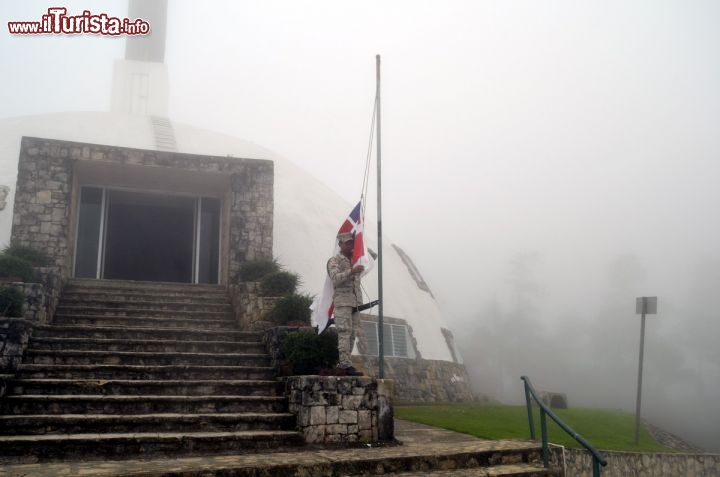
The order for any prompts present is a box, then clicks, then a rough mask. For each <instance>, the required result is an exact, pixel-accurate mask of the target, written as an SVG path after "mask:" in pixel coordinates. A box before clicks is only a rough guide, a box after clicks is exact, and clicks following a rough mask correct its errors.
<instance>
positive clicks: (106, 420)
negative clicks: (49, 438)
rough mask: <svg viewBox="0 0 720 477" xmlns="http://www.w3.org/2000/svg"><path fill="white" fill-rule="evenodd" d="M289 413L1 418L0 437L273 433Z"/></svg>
mask: <svg viewBox="0 0 720 477" xmlns="http://www.w3.org/2000/svg"><path fill="white" fill-rule="evenodd" d="M294 425H295V416H294V415H293V414H290V413H223V414H167V413H165V414H139V415H138V414H135V415H125V416H113V415H107V414H59V415H52V414H42V415H18V416H0V435H5V436H9V435H43V434H87V433H91V432H94V433H98V434H108V433H127V432H133V433H141V432H191V431H192V432H218V431H231V432H234V431H250V430H263V431H275V430H284V429H285V430H286V429H292V428H293V427H294Z"/></svg>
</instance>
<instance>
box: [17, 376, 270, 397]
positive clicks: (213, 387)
mask: <svg viewBox="0 0 720 477" xmlns="http://www.w3.org/2000/svg"><path fill="white" fill-rule="evenodd" d="M278 386H279V383H278V381H277V380H259V379H256V380H249V379H248V380H152V381H150V380H139V379H127V380H120V379H111V380H103V379H14V380H9V381H8V382H7V394H8V395H22V394H35V395H40V394H44V395H75V394H80V395H87V394H101V395H136V394H145V395H158V396H159V395H171V396H204V395H223V394H231V395H242V396H275V395H276V393H277V390H278Z"/></svg>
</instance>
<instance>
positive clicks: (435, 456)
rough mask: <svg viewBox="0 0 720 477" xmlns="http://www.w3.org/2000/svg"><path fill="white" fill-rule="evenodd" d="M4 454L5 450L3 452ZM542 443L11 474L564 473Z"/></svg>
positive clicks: (67, 467)
mask: <svg viewBox="0 0 720 477" xmlns="http://www.w3.org/2000/svg"><path fill="white" fill-rule="evenodd" d="M0 452H2V451H0ZM539 462H540V444H539V443H535V442H524V441H474V442H461V443H457V442H447V443H446V442H435V443H429V444H410V445H399V446H392V445H390V446H381V447H366V446H363V447H360V448H352V449H317V448H312V447H310V448H297V449H296V450H294V451H291V452H288V451H282V450H281V451H276V452H272V453H265V454H258V453H244V452H243V453H238V454H237V455H206V456H203V457H184V456H182V457H176V458H174V459H172V461H169V460H168V459H164V458H157V459H147V458H146V459H143V460H139V459H137V458H135V459H133V460H123V461H116V462H109V461H107V460H103V461H97V462H92V461H90V462H71V463H54V462H47V463H45V464H39V465H35V466H31V465H23V466H8V467H6V468H7V469H9V471H11V472H13V473H12V474H11V475H18V476H20V475H23V476H28V477H50V476H55V475H92V476H94V477H119V476H130V475H138V476H139V475H142V476H143V477H200V476H202V477H215V476H217V477H229V476H233V477H261V476H262V477H270V476H272V477H298V476H307V477H325V476H338V477H339V476H345V477H359V476H363V477H369V476H374V475H383V476H386V477H387V476H402V477H419V476H429V477H464V476H469V477H478V476H483V477H485V476H487V477H490V476H515V477H521V476H522V477H539V476H543V477H545V476H549V475H562V473H552V471H550V470H546V469H543V468H542V464H540V463H539Z"/></svg>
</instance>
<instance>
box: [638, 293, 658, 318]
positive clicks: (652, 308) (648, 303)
mask: <svg viewBox="0 0 720 477" xmlns="http://www.w3.org/2000/svg"><path fill="white" fill-rule="evenodd" d="M635 313H636V314H638V315H657V297H656V296H640V297H637V298H636V299H635Z"/></svg>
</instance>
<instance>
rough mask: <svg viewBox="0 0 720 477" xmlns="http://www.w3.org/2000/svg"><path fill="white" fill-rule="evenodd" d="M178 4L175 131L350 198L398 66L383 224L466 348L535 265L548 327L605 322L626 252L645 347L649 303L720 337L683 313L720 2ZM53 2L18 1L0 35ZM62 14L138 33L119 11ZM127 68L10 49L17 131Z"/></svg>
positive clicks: (90, 104) (670, 322) (711, 244)
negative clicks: (225, 136) (375, 105)
mask: <svg viewBox="0 0 720 477" xmlns="http://www.w3.org/2000/svg"><path fill="white" fill-rule="evenodd" d="M169 3H170V5H169V12H168V13H169V24H168V47H167V53H166V63H167V64H168V67H169V72H170V86H171V92H170V105H171V106H170V116H171V119H173V120H176V121H181V122H186V123H190V124H194V125H197V126H200V127H204V128H208V129H214V130H219V131H223V132H227V133H230V134H232V135H235V136H238V137H241V138H243V139H246V140H249V141H253V142H256V143H258V144H260V145H263V146H265V147H267V148H270V149H273V150H275V151H277V152H279V153H280V154H282V155H283V156H285V157H287V158H288V159H290V160H292V161H293V162H295V163H297V164H299V165H300V166H302V167H303V168H305V169H306V170H308V171H309V172H311V173H312V174H313V175H315V176H317V177H318V178H320V179H321V180H323V181H324V182H326V183H327V184H328V185H330V186H331V187H332V188H334V189H335V190H337V191H338V192H339V193H340V194H341V195H342V196H343V197H345V198H346V199H348V200H349V201H354V200H356V199H357V197H358V196H359V193H360V174H361V173H362V169H363V165H364V159H365V154H366V149H367V141H368V133H369V126H370V117H371V113H372V101H373V95H374V91H375V83H374V81H375V71H374V67H375V59H374V57H375V54H377V53H379V54H381V55H382V60H383V106H382V107H383V146H384V147H383V172H384V174H383V186H384V195H383V197H384V211H383V214H384V216H383V219H384V220H383V227H384V229H385V231H386V233H387V234H388V235H389V236H390V237H391V238H392V239H393V241H395V242H396V243H398V244H399V245H400V246H402V247H403V248H404V249H405V250H406V251H407V252H408V253H409V254H410V255H411V256H412V257H413V259H414V260H415V262H416V263H417V265H418V266H419V268H420V270H421V271H422V272H423V273H424V275H425V278H426V281H427V282H428V283H429V284H430V286H431V288H433V291H434V292H435V294H436V296H437V297H438V299H439V301H440V303H441V306H443V307H444V308H445V310H447V311H448V314H449V318H450V320H451V323H455V326H456V334H458V331H457V330H458V328H459V329H465V326H468V327H469V328H468V329H472V327H473V326H476V325H477V324H478V323H482V322H483V320H484V319H486V317H483V316H482V315H481V314H480V312H479V310H480V309H482V308H483V306H484V305H485V304H486V303H488V302H491V301H493V300H497V301H499V302H500V303H512V300H513V297H512V290H511V287H510V286H509V285H508V280H509V278H508V274H509V267H510V265H509V264H510V263H511V261H512V260H513V257H515V256H516V255H517V254H518V253H530V252H538V254H539V257H540V258H539V265H537V267H536V272H535V273H536V281H537V282H538V283H539V289H540V290H539V292H538V293H537V294H536V297H535V302H536V307H535V309H534V311H533V313H534V316H535V318H536V320H537V322H538V323H541V324H542V326H547V327H548V329H551V330H552V329H555V328H559V327H560V325H561V324H563V326H564V324H565V322H564V321H563V317H566V316H572V317H575V319H576V320H582V321H583V322H587V323H593V320H596V319H598V316H599V315H598V313H599V312H598V311H597V310H599V309H601V308H602V305H603V303H604V302H606V300H607V287H608V283H610V281H609V280H608V278H607V273H606V270H607V267H608V264H609V263H611V262H612V261H613V260H615V259H617V257H619V256H627V255H631V256H635V257H637V259H638V260H639V261H640V262H641V263H642V266H643V268H644V270H645V275H644V279H643V280H638V281H636V282H635V283H633V284H632V285H629V286H628V287H627V288H626V289H625V291H626V293H627V297H626V298H627V300H628V304H627V316H625V317H619V319H620V321H619V322H618V323H619V324H620V323H627V322H630V323H632V326H630V325H628V326H629V328H628V330H627V332H628V333H637V329H636V328H637V322H636V317H635V316H634V314H633V312H634V309H633V305H634V302H633V300H634V297H635V296H638V295H643V294H647V295H659V296H660V297H661V299H660V300H661V301H660V310H661V314H660V315H658V317H657V319H656V321H655V322H654V323H653V324H652V326H656V327H657V330H658V333H660V336H665V337H670V336H676V335H678V333H681V332H683V333H684V332H685V331H686V330H685V327H686V323H694V325H697V328H695V330H696V333H698V334H699V335H702V334H703V333H704V332H706V331H707V330H705V331H704V330H703V329H702V327H703V326H705V325H706V324H710V321H703V320H700V321H693V319H690V318H688V317H685V316H682V315H681V314H680V311H681V310H689V309H690V308H692V306H695V305H697V303H698V298H697V296H696V295H694V294H693V290H695V289H696V288H697V287H696V284H694V282H693V278H692V277H693V276H697V274H696V273H695V270H697V267H698V266H699V265H698V263H718V261H719V260H720V250H719V248H718V244H720V226H719V224H718V206H719V205H720V187H718V181H719V180H720V88H719V87H718V85H720V28H718V25H719V24H720V3H718V2H717V1H714V0H708V1H680V0H677V1H655V0H648V1H602V2H601V1H596V2H578V1H574V0H573V1H570V0H568V1H551V2H538V1H515V0H510V1H391V2H388V1H364V2H338V1H336V0H333V1H318V0H312V1H309V0H306V1H303V0H285V1H278V0H269V1H259V0H255V1H234V2H231V1H227V2H218V1H216V2H204V3H202V4H201V3H199V2H196V1H190V0H171V1H170V2H169ZM52 5H54V4H52ZM49 6H51V5H50V4H48V3H47V2H40V1H36V0H30V1H24V2H13V3H8V2H4V3H3V4H2V7H0V17H1V19H2V22H0V23H1V24H2V25H3V28H4V25H5V23H6V22H7V21H15V20H37V19H39V18H40V16H41V15H42V14H43V13H44V12H45V10H46V9H47V8H48V7H49ZM63 6H66V7H67V8H68V9H69V11H70V13H80V12H81V11H82V10H83V9H91V10H92V12H93V13H101V12H106V13H108V14H111V13H112V14H114V15H117V16H120V17H124V16H126V3H125V2H124V1H108V2H103V3H102V10H98V8H99V7H98V6H97V2H89V1H86V2H80V1H75V0H72V1H67V2H64V3H63ZM123 52H124V42H123V40H122V39H118V38H106V37H98V36H83V37H73V38H69V37H48V36H42V37H35V38H33V37H19V36H18V37H11V36H10V35H8V34H7V32H5V33H3V34H2V35H0V54H1V55H2V60H3V61H2V70H1V72H0V86H1V88H0V117H12V116H17V115H27V114H40V113H47V112H55V111H73V110H108V109H109V105H110V87H111V84H110V83H111V73H112V61H113V60H114V59H118V58H121V57H122V55H123ZM372 207H373V205H372V204H371V207H370V210H372ZM368 219H369V220H373V219H374V217H369V218H368ZM623 299H625V298H623ZM508 306H509V305H508ZM693 309H697V308H693ZM671 310H672V311H675V312H677V314H675V315H673V314H672V313H670V311H671ZM699 310H700V312H698V313H699V315H702V316H705V317H707V320H718V321H720V320H719V317H718V312H717V311H716V310H714V309H711V307H710V305H709V304H707V305H702V306H701V307H700V308H699ZM663 311H664V312H665V313H664V314H663ZM622 320H627V321H622ZM619 324H618V326H620V325H619ZM708 330H710V331H712V333H716V332H719V333H720V329H719V328H718V327H717V326H714V327H713V326H710V328H708ZM461 333H462V332H461ZM633 336H635V335H633ZM683 336H684V335H683ZM689 336H690V337H689V338H687V339H689V340H691V341H692V336H693V335H692V334H690V335H689ZM650 345H652V341H650ZM651 356H652V355H651V354H650V356H649V357H648V359H649V360H650V359H651ZM698 356H699V357H697V359H696V361H700V362H702V361H703V360H705V359H706V357H705V356H706V355H702V354H700V355H698ZM650 362H651V361H650ZM649 366H651V365H650V364H649ZM710 367H711V370H710V371H708V370H707V369H705V370H704V371H703V372H704V373H706V374H707V375H708V376H709V378H708V379H707V380H706V381H705V385H706V386H709V387H710V390H711V391H713V390H714V391H720V389H718V386H719V385H720V378H718V376H717V375H716V374H715V373H717V372H718V364H717V363H715V367H714V368H713V367H712V365H711V366H710Z"/></svg>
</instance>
